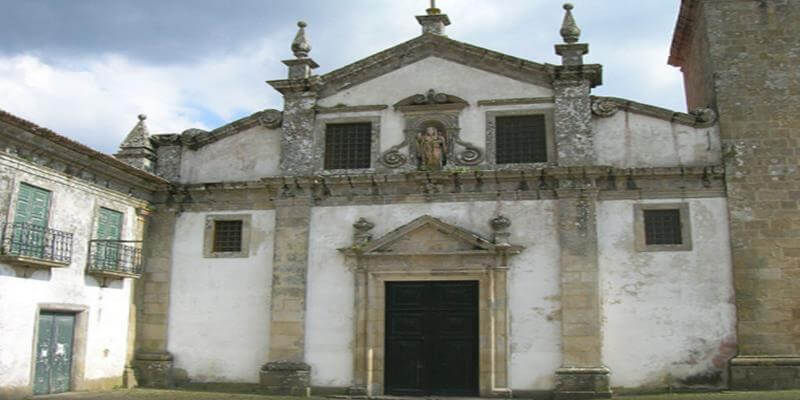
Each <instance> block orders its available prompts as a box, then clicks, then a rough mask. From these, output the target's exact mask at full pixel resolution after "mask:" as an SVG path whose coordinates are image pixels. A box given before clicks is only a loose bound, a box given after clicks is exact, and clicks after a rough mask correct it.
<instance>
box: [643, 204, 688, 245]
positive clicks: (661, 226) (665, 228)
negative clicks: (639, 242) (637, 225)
mask: <svg viewBox="0 0 800 400" xmlns="http://www.w3.org/2000/svg"><path fill="white" fill-rule="evenodd" d="M644 241H645V244H647V245H651V244H683V239H682V238H681V212H680V210H644Z"/></svg>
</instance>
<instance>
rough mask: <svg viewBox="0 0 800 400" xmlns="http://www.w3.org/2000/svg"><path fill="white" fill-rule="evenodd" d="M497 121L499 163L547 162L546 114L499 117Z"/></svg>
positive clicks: (496, 141) (496, 148) (497, 154)
mask: <svg viewBox="0 0 800 400" xmlns="http://www.w3.org/2000/svg"><path fill="white" fill-rule="evenodd" d="M495 123H496V127H495V128H496V130H495V136H496V137H495V156H496V162H497V164H519V163H538V162H547V140H546V136H547V128H546V122H545V116H544V115H542V114H539V115H515V116H506V117H497V118H496V119H495Z"/></svg>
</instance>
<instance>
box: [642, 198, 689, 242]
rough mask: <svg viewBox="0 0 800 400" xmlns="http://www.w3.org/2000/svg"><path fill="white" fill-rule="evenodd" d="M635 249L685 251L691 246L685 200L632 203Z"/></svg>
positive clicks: (687, 210)
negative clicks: (679, 201)
mask: <svg viewBox="0 0 800 400" xmlns="http://www.w3.org/2000/svg"><path fill="white" fill-rule="evenodd" d="M634 221H635V230H636V250H638V251H686V250H691V249H692V240H691V227H690V225H689V204H687V203H671V204H636V205H635V206H634Z"/></svg>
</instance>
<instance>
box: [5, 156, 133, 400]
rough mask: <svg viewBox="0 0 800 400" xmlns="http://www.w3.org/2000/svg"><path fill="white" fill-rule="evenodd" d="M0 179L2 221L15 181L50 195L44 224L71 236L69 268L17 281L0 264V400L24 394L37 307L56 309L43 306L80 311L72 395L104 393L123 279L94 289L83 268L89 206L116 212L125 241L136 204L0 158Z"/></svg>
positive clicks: (120, 341) (115, 345)
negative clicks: (84, 314)
mask: <svg viewBox="0 0 800 400" xmlns="http://www.w3.org/2000/svg"><path fill="white" fill-rule="evenodd" d="M0 176H2V177H4V179H2V180H1V181H0V198H2V207H3V208H2V210H0V213H2V217H3V218H2V219H3V220H4V221H5V220H11V221H13V219H14V209H15V204H16V199H17V192H18V188H19V184H20V183H21V182H25V183H28V184H31V185H34V186H38V187H41V188H44V189H47V190H50V191H51V192H52V196H51V207H50V214H49V227H50V228H53V229H57V230H60V231H65V232H72V233H73V234H74V237H73V242H72V244H73V253H72V263H71V264H70V265H69V267H65V268H55V269H52V270H46V269H44V270H37V271H36V272H34V273H33V274H32V275H31V276H30V277H28V278H25V277H23V276H17V275H16V272H15V270H14V268H12V267H11V266H10V265H6V264H2V263H0V332H2V334H0V397H2V395H3V394H4V393H11V391H13V390H16V391H17V393H21V392H24V391H27V392H28V393H30V390H31V388H30V385H31V381H30V380H31V373H32V368H33V367H32V366H33V363H34V355H33V353H32V349H33V344H34V332H35V327H36V324H37V317H38V316H37V309H38V308H42V309H44V310H57V308H55V309H54V308H52V307H47V308H44V307H40V306H41V305H43V304H63V305H70V306H78V307H85V308H87V309H88V323H87V328H86V332H83V334H84V335H86V353H85V354H86V355H85V360H84V361H83V363H84V374H83V376H80V377H78V379H79V381H74V382H73V385H74V386H73V388H75V389H79V390H80V389H83V388H85V387H87V385H92V386H93V387H95V388H102V387H103V385H105V387H106V388H110V387H111V386H113V385H118V384H121V377H122V373H123V370H124V367H125V361H126V360H125V356H126V350H127V343H128V315H129V304H130V297H131V295H130V291H131V285H130V279H126V280H125V281H121V280H115V281H111V282H110V283H109V285H108V287H106V288H102V287H100V284H99V283H98V281H97V280H95V278H94V277H91V276H88V275H85V274H84V270H85V268H86V260H87V256H88V251H89V240H90V239H92V238H94V237H93V235H94V233H95V230H96V222H97V221H96V210H97V208H98V207H100V206H103V207H107V208H111V209H114V210H117V211H120V212H123V213H124V220H123V230H122V234H121V236H122V239H127V240H132V239H135V238H134V232H135V228H134V226H135V224H136V212H135V208H136V207H137V206H138V207H141V206H143V204H144V203H138V202H136V201H135V200H133V199H131V198H129V197H128V196H121V195H119V194H117V193H115V192H112V191H109V190H107V189H104V188H100V187H97V186H93V185H89V184H84V183H82V182H80V181H78V180H76V179H74V178H68V177H64V176H63V175H60V174H58V173H55V172H54V171H52V170H49V169H46V168H40V167H35V166H31V165H30V164H28V163H27V162H25V161H22V160H19V159H15V158H13V157H8V156H0ZM76 329H77V327H76ZM76 333H77V332H76ZM98 382H101V383H98ZM102 382H104V383H102Z"/></svg>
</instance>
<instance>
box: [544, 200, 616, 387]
mask: <svg viewBox="0 0 800 400" xmlns="http://www.w3.org/2000/svg"><path fill="white" fill-rule="evenodd" d="M558 195H559V200H558V233H559V242H560V245H561V340H562V347H563V357H564V361H563V364H562V366H561V368H559V369H558V370H557V371H556V394H555V398H556V399H570V400H572V399H585V398H598V397H611V391H610V389H609V381H608V374H609V371H608V369H607V368H605V367H604V366H603V362H602V354H601V348H602V333H601V330H600V297H599V282H598V269H597V225H596V215H595V209H596V208H595V202H596V197H597V192H596V191H595V190H592V189H586V190H583V189H576V190H570V189H566V190H559V192H558Z"/></svg>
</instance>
